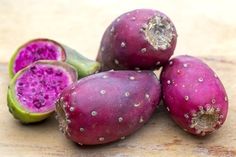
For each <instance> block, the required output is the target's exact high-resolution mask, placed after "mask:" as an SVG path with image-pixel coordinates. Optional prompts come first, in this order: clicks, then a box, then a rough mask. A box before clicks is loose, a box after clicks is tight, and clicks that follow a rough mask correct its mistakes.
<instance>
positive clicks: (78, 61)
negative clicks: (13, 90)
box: [8, 38, 101, 78]
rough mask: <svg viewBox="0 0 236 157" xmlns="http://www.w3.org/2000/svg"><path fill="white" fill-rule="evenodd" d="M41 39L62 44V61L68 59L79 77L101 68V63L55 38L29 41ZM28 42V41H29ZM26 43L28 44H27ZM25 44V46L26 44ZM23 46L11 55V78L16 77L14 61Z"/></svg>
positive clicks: (9, 68)
mask: <svg viewBox="0 0 236 157" xmlns="http://www.w3.org/2000/svg"><path fill="white" fill-rule="evenodd" d="M39 40H46V41H50V42H54V43H55V44H57V45H59V46H61V47H62V48H63V49H64V52H65V55H64V57H65V58H64V57H63V60H62V61H64V60H65V61H66V62H67V63H68V64H70V65H72V66H73V67H74V68H75V69H76V70H77V72H78V78H82V77H85V76H88V75H91V74H94V73H96V72H98V71H99V70H100V67H101V66H100V63H98V62H96V61H93V60H90V59H88V58H86V57H84V56H82V55H81V54H80V53H78V52H77V51H76V50H74V49H72V48H70V47H68V46H66V45H62V44H60V43H58V42H56V41H54V40H51V39H46V38H38V39H33V40H30V41H29V42H33V41H39ZM29 42H27V43H29ZM27 43H26V44H27ZM26 44H24V45H23V46H25V45H26ZM23 46H21V47H19V48H18V49H17V50H16V52H15V53H14V54H13V56H12V57H11V60H10V63H9V65H8V71H9V76H10V78H13V77H14V75H15V74H14V72H13V63H14V62H15V57H16V56H17V54H18V52H19V50H20V48H22V47H23Z"/></svg>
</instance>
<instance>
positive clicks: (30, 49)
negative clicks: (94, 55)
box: [9, 38, 100, 78]
mask: <svg viewBox="0 0 236 157" xmlns="http://www.w3.org/2000/svg"><path fill="white" fill-rule="evenodd" d="M38 60H58V61H65V62H67V63H69V64H71V65H72V66H74V67H75V68H76V70H77V71H78V76H79V78H81V77H84V76H87V75H90V74H93V73H95V72H96V71H98V70H99V68H100V65H99V63H98V62H96V61H92V60H90V59H87V58H85V57H84V56H82V55H81V54H79V53H78V52H76V51H75V50H73V49H71V48H69V47H67V46H65V45H62V44H60V43H58V42H56V41H54V40H51V39H45V38H42V39H34V40H31V41H29V42H27V43H25V44H24V45H22V46H21V47H20V48H18V49H17V50H16V52H15V54H14V55H13V56H12V58H11V61H10V63H9V74H10V77H11V78H12V77H13V76H14V75H15V74H16V73H17V72H18V71H19V70H21V69H23V68H25V67H27V66H28V65H30V64H32V63H34V62H35V61H38Z"/></svg>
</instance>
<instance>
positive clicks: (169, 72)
mask: <svg viewBox="0 0 236 157" xmlns="http://www.w3.org/2000/svg"><path fill="white" fill-rule="evenodd" d="M161 83H162V92H163V100H164V104H165V105H166V108H167V110H168V111H169V113H170V115H171V116H172V118H173V120H174V121H175V122H176V123H177V124H178V125H179V126H180V127H182V128H183V129H184V130H185V131H187V132H189V133H192V134H194V135H200V136H205V135H207V134H210V133H212V132H213V131H215V130H217V129H218V128H219V127H220V126H221V125H222V124H223V123H224V121H225V119H226V117H227V112H228V97H227V94H226V91H225V89H224V86H223V84H222V83H221V81H220V79H219V78H218V76H217V75H216V74H215V73H214V71H213V70H212V69H211V68H210V67H209V66H208V65H207V64H205V63H204V62H202V61H201V60H200V59H197V58H195V57H191V56H186V55H182V56H178V57H175V58H173V59H171V60H170V61H169V64H167V65H166V66H164V68H163V71H162V73H161Z"/></svg>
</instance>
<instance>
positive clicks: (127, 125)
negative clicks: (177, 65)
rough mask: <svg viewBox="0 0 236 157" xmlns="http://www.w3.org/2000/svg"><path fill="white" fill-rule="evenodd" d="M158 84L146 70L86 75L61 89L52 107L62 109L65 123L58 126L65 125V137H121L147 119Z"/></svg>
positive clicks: (99, 140) (90, 141) (86, 140)
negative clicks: (55, 105) (55, 103)
mask: <svg viewBox="0 0 236 157" xmlns="http://www.w3.org/2000/svg"><path fill="white" fill-rule="evenodd" d="M160 88H161V87H160V83H159V81H158V79H157V78H156V76H155V74H154V73H152V72H148V71H145V72H135V71H109V72H103V73H98V74H95V75H91V76H88V77H86V78H83V79H81V80H79V81H78V82H77V83H75V84H73V85H71V86H69V87H68V88H66V89H65V90H64V91H63V92H62V94H61V96H60V99H59V102H58V103H57V107H56V111H57V113H59V112H60V111H62V110H64V111H63V112H65V113H63V114H64V115H67V118H66V120H64V122H68V123H67V125H68V126H66V125H64V124H62V123H61V124H60V126H66V127H65V128H66V129H65V128H64V131H65V132H64V133H65V134H66V135H67V137H68V138H69V139H71V140H73V141H74V142H76V143H79V144H81V145H82V144H84V145H95V144H104V143H109V142H113V141H116V140H119V139H123V138H124V137H125V136H127V135H130V134H132V133H133V132H134V131H136V130H137V129H138V128H140V127H141V126H143V125H144V123H146V122H147V121H148V120H149V118H150V117H151V115H152V114H153V112H154V110H155V109H156V107H157V105H158V104H159V101H160ZM63 106H64V107H63ZM58 115H59V114H58ZM59 116H60V115H59ZM65 117H66V116H65ZM59 122H60V120H59ZM61 130H63V128H61Z"/></svg>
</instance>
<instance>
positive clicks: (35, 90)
mask: <svg viewBox="0 0 236 157" xmlns="http://www.w3.org/2000/svg"><path fill="white" fill-rule="evenodd" d="M76 80H77V71H76V70H75V69H74V68H73V67H72V66H70V65H69V64H67V63H64V62H59V61H46V60H45V61H37V62H34V63H33V64H30V65H29V66H27V67H26V68H24V69H22V70H20V71H18V72H17V73H16V75H15V76H14V77H13V79H12V80H11V82H10V85H9V88H8V94H7V104H8V107H9V111H10V112H11V113H12V115H13V116H14V117H15V118H16V119H19V120H20V121H21V122H23V123H33V122H38V121H41V120H43V119H45V118H47V117H48V116H49V115H50V114H51V113H52V112H53V111H54V110H55V102H56V100H57V97H58V94H59V93H61V91H62V90H63V89H64V88H65V87H67V86H68V85H70V84H72V83H73V82H75V81H76Z"/></svg>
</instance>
